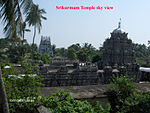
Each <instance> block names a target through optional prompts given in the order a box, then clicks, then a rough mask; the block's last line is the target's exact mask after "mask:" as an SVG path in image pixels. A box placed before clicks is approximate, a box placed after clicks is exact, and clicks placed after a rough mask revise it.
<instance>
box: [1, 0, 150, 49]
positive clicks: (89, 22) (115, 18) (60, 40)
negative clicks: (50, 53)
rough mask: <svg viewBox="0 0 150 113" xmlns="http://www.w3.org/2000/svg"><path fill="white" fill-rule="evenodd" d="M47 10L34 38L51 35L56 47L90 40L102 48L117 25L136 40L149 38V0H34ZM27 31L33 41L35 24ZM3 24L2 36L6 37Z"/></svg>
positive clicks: (143, 40) (89, 41)
mask: <svg viewBox="0 0 150 113" xmlns="http://www.w3.org/2000/svg"><path fill="white" fill-rule="evenodd" d="M33 1H34V3H36V4H39V6H40V8H43V9H45V11H46V12H47V13H46V14H45V15H44V16H45V17H47V20H46V21H45V20H43V21H42V29H41V33H40V34H36V39H35V42H36V43H37V44H38V45H39V43H40V40H41V36H50V37H51V41H52V44H55V45H56V47H57V48H59V47H65V48H67V47H68V46H70V45H72V44H75V43H80V44H81V45H82V44H83V43H91V44H92V45H93V46H94V47H96V48H99V47H100V46H101V45H102V44H103V42H104V41H105V39H106V38H108V37H110V33H111V32H112V31H113V30H114V29H116V28H117V27H118V22H119V19H120V18H121V28H122V29H124V30H125V31H126V32H127V33H128V38H129V39H132V41H133V42H134V43H140V44H143V43H144V44H146V45H147V42H148V40H150V7H149V5H150V0H33ZM56 6H94V7H97V6H102V7H105V6H112V7H113V8H114V9H113V10H90V11H89V10H58V9H56ZM30 29H31V32H29V33H26V34H25V39H27V41H28V42H29V43H32V37H33V27H30ZM2 31H3V24H1V25H0V37H4V34H3V32H2Z"/></svg>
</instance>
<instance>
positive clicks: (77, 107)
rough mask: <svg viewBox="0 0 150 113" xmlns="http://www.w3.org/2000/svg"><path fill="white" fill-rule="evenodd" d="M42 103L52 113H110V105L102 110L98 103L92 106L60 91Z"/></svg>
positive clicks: (44, 99)
mask: <svg viewBox="0 0 150 113" xmlns="http://www.w3.org/2000/svg"><path fill="white" fill-rule="evenodd" d="M42 103H43V104H44V105H45V106H46V107H47V108H49V109H50V111H51V112H52V113H109V111H110V105H109V104H108V105H107V106H106V108H105V109H104V108H102V107H101V105H100V104H99V103H98V102H97V103H96V105H95V106H92V105H91V104H90V103H89V102H87V101H80V100H75V99H73V98H72V97H71V96H70V94H69V92H67V91H64V90H60V91H59V92H57V93H55V94H52V95H49V96H48V97H46V98H43V99H42Z"/></svg>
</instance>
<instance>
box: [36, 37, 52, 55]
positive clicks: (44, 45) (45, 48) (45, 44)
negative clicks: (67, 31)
mask: <svg viewBox="0 0 150 113" xmlns="http://www.w3.org/2000/svg"><path fill="white" fill-rule="evenodd" d="M39 53H40V54H48V55H49V56H51V57H53V50H52V46H51V39H50V37H44V36H41V42H40V45H39Z"/></svg>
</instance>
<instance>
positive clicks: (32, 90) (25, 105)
mask: <svg viewBox="0 0 150 113" xmlns="http://www.w3.org/2000/svg"><path fill="white" fill-rule="evenodd" d="M27 62H28V63H22V64H21V65H22V67H23V68H22V69H19V70H18V69H16V68H14V67H13V66H11V68H10V69H9V70H7V69H5V68H3V69H2V75H3V78H4V83H5V87H6V92H7V98H8V102H9V107H10V112H11V113H16V112H21V113H25V112H27V111H34V110H35V109H34V106H35V105H37V104H39V103H40V95H39V90H38V89H39V86H40V85H41V83H40V81H41V78H40V77H39V76H38V67H36V66H32V64H31V63H29V62H30V61H28V60H27ZM2 67H4V65H3V66H2ZM18 71H19V73H23V74H24V75H23V76H22V75H20V74H18ZM35 74H36V75H37V76H35Z"/></svg>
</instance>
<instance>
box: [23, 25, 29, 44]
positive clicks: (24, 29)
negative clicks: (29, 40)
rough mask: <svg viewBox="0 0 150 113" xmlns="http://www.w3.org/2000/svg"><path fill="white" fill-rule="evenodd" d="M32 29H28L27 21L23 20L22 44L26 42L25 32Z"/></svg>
mask: <svg viewBox="0 0 150 113" xmlns="http://www.w3.org/2000/svg"><path fill="white" fill-rule="evenodd" d="M30 31H31V30H30V29H27V28H26V22H23V23H22V45H23V43H24V41H25V40H24V34H25V32H30Z"/></svg>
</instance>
